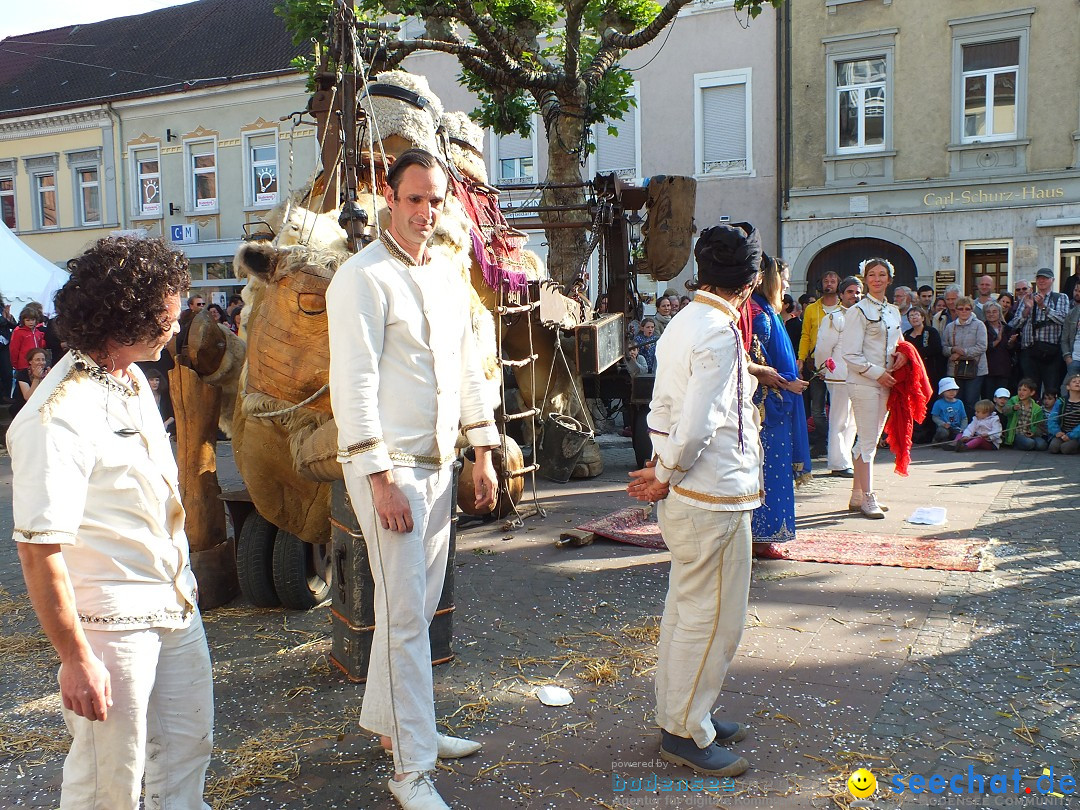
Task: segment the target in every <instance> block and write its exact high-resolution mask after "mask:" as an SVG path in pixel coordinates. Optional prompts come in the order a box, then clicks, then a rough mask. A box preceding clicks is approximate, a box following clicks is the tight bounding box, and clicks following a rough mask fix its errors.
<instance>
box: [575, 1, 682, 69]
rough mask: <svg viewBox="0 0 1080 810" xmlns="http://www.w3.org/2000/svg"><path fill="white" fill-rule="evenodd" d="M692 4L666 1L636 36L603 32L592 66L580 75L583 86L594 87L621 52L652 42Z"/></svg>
mask: <svg viewBox="0 0 1080 810" xmlns="http://www.w3.org/2000/svg"><path fill="white" fill-rule="evenodd" d="M692 2H693V0H668V2H667V3H665V4H664V7H663V8H662V9H660V13H659V14H657V15H656V17H655V19H653V21H652V22H651V23H649V24H648V25H647V26H645V27H644V28H642V29H641V30H640V31H638V32H637V33H636V34H629V35H628V34H620V33H619V32H618V31H616V30H615V29H614V28H609V29H608V30H607V31H605V32H604V36H603V38H602V41H603V44H602V45H601V47H600V50H599V51H597V53H596V56H595V57H593V61H592V64H591V65H589V67H588V69H587V70H585V71H584V73H582V76H581V77H582V79H583V80H584V81H585V84H586V85H587V86H588V87H590V88H592V87H595V86H596V85H597V84H598V83H599V82H600V79H602V78H603V76H604V74H605V73H607V72H608V70H610V69H611V67H612V66H613V65H614V64H615V63H616V62H617V61H618V60H619V57H620V56H621V55H622V52H623V51H629V50H633V49H634V48H640V47H641V46H642V45H647V44H648V43H650V42H652V41H653V40H654V39H656V37H657V36H658V35H659V34H660V32H661V31H663V30H664V29H665V28H666V27H667V26H668V23H670V22H671V21H672V20H673V19H675V15H676V14H678V13H679V11H680V10H681V9H682V8H684V7H686V6H688V5H690V3H692Z"/></svg>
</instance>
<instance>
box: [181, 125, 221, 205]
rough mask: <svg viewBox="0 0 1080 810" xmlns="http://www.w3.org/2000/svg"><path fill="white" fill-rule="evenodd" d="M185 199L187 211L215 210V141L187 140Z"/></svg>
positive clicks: (216, 200)
mask: <svg viewBox="0 0 1080 810" xmlns="http://www.w3.org/2000/svg"><path fill="white" fill-rule="evenodd" d="M184 155H185V157H186V159H187V161H186V162H187V192H186V194H187V201H188V210H189V211H217V209H218V193H217V142H216V141H214V140H206V141H187V142H185V143H184Z"/></svg>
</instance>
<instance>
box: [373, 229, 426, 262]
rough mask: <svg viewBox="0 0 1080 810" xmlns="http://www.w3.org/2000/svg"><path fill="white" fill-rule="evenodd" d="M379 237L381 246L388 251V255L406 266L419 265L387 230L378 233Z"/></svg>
mask: <svg viewBox="0 0 1080 810" xmlns="http://www.w3.org/2000/svg"><path fill="white" fill-rule="evenodd" d="M379 239H380V241H381V242H382V243H383V246H384V247H385V248H386V249H387V250H388V251H390V255H391V256H393V257H394V258H395V259H397V260H398V261H399V262H401V263H402V264H403V265H405V266H406V267H420V263H419V262H417V261H416V259H414V258H413V257H412V256H410V255H409V254H408V253H406V252H405V250H404V249H403V248H402V247H401V245H399V244H398V243H397V240H395V239H394V237H392V236H391V235H390V233H389V231H383V232H382V233H380V234H379Z"/></svg>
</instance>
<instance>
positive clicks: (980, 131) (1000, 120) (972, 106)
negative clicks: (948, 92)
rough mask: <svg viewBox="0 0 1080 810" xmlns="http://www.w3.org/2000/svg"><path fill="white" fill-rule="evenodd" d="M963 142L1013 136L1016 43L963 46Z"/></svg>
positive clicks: (1016, 64) (1005, 41) (1016, 75)
mask: <svg viewBox="0 0 1080 810" xmlns="http://www.w3.org/2000/svg"><path fill="white" fill-rule="evenodd" d="M962 50H963V60H964V75H963V81H964V135H963V140H964V142H965V143H971V142H972V141H977V140H980V141H981V140H986V139H992V138H1002V139H1007V138H1015V137H1016V88H1017V81H1018V79H1019V75H1020V40H1019V39H1006V40H1003V41H1000V42H984V43H978V44H971V45H964V46H962Z"/></svg>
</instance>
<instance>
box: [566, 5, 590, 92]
mask: <svg viewBox="0 0 1080 810" xmlns="http://www.w3.org/2000/svg"><path fill="white" fill-rule="evenodd" d="M584 8H585V7H584V4H583V3H580V2H577V3H567V4H566V27H565V28H564V29H563V30H565V31H566V57H565V58H564V59H563V68H564V69H565V70H566V78H567V79H569V80H571V81H575V82H576V81H577V79H578V67H579V66H578V55H579V53H580V52H581V14H582V12H583V11H584Z"/></svg>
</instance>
